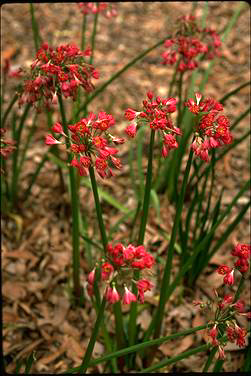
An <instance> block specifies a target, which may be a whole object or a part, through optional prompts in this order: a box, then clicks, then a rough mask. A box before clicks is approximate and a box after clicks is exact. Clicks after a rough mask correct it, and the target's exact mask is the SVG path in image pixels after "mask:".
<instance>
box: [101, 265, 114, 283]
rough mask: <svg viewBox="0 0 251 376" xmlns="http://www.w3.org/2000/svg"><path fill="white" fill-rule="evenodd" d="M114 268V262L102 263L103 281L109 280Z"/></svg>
mask: <svg viewBox="0 0 251 376" xmlns="http://www.w3.org/2000/svg"><path fill="white" fill-rule="evenodd" d="M113 270H114V269H113V266H112V264H110V263H109V262H104V264H102V269H101V279H102V281H104V280H107V279H108V278H109V277H110V275H111V273H112V272H113Z"/></svg>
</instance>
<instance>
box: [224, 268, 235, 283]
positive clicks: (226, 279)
mask: <svg viewBox="0 0 251 376" xmlns="http://www.w3.org/2000/svg"><path fill="white" fill-rule="evenodd" d="M223 282H224V283H225V285H229V286H231V285H233V284H234V269H233V270H232V271H231V272H230V273H228V274H226V275H225V277H224V278H223Z"/></svg>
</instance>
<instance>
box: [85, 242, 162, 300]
mask: <svg viewBox="0 0 251 376" xmlns="http://www.w3.org/2000/svg"><path fill="white" fill-rule="evenodd" d="M154 263H155V261H154V258H153V256H152V255H151V254H150V253H149V252H147V251H146V250H145V248H144V246H142V245H141V246H137V247H135V246H133V245H132V244H129V245H128V246H127V247H125V246H124V245H123V244H122V243H117V244H116V245H115V246H112V245H111V244H108V246H107V254H106V260H102V261H101V263H100V265H99V267H100V271H101V273H100V275H101V278H100V280H101V282H102V283H105V284H106V287H105V292H104V295H105V298H106V300H107V301H108V302H109V303H111V304H114V303H116V302H117V301H119V300H120V299H121V301H122V303H123V304H130V303H131V302H135V301H136V300H138V301H139V302H140V303H144V294H145V293H146V292H147V291H150V290H151V289H152V288H153V284H152V283H151V282H150V281H149V280H148V279H147V278H142V279H140V280H138V281H137V282H136V286H137V289H138V295H137V296H136V295H135V294H133V293H132V292H131V291H130V290H129V288H128V285H129V284H130V283H131V282H132V277H133V271H134V269H139V270H141V271H145V272H146V273H147V272H148V273H149V271H150V269H151V268H152V266H153V265H154ZM97 267H98V266H96V267H95V268H94V269H93V270H92V271H91V272H90V273H89V275H88V278H87V281H88V285H87V291H88V294H89V295H90V296H92V295H93V291H94V290H93V286H94V282H95V278H96V275H97V274H96V270H97ZM121 297H122V298H121Z"/></svg>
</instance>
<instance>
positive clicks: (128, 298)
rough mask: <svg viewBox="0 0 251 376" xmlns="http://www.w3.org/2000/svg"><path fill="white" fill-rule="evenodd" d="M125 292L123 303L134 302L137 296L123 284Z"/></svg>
mask: <svg viewBox="0 0 251 376" xmlns="http://www.w3.org/2000/svg"><path fill="white" fill-rule="evenodd" d="M124 288H125V292H124V296H123V301H122V303H123V304H130V303H131V302H136V300H137V298H136V295H134V294H133V293H132V292H131V291H130V290H128V288H127V287H126V286H125V287H124Z"/></svg>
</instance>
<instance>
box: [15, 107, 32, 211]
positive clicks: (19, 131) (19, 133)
mask: <svg viewBox="0 0 251 376" xmlns="http://www.w3.org/2000/svg"><path fill="white" fill-rule="evenodd" d="M30 108H31V104H27V105H26V107H25V110H24V112H23V115H22V117H21V119H20V124H19V127H18V130H17V132H16V137H15V141H16V149H15V151H14V153H13V170H12V182H11V188H12V189H11V204H12V206H13V205H15V203H16V198H17V189H18V178H19V173H18V155H19V146H20V140H21V135H22V131H23V127H24V123H25V119H26V118H27V115H28V112H29V110H30Z"/></svg>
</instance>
